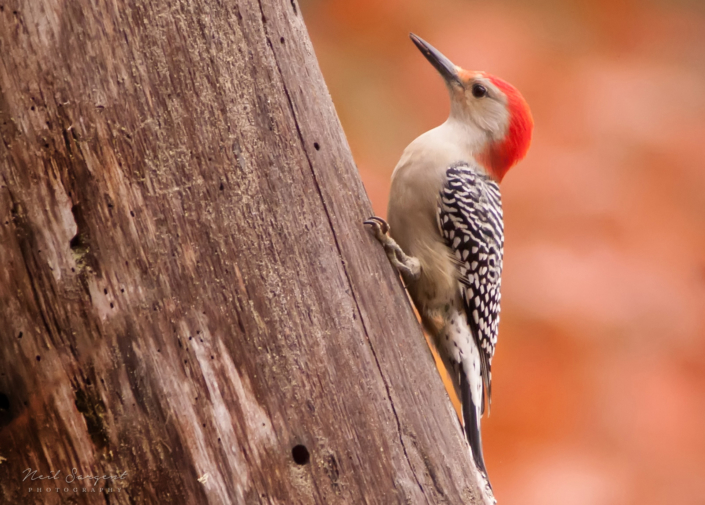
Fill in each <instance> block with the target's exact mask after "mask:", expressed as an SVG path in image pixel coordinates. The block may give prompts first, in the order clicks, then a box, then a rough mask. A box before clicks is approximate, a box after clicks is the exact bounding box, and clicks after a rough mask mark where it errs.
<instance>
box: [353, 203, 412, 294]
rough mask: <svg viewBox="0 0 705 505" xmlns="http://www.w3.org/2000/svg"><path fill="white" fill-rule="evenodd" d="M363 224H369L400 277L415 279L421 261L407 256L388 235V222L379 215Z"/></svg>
mask: <svg viewBox="0 0 705 505" xmlns="http://www.w3.org/2000/svg"><path fill="white" fill-rule="evenodd" d="M364 224H366V225H368V226H370V229H371V230H372V233H373V234H374V236H375V238H376V239H377V240H378V241H379V243H380V244H382V247H384V252H386V253H387V257H388V258H389V261H391V262H392V265H394V266H395V267H396V269H397V270H398V271H399V272H400V273H401V275H402V277H404V279H406V280H417V279H418V278H419V276H420V275H421V263H419V260H418V259H416V258H414V257H411V256H407V255H406V253H404V251H403V250H402V248H401V247H399V244H397V243H396V242H395V241H394V239H392V238H391V237H390V236H389V235H388V233H389V224H388V223H387V221H385V220H384V219H382V218H381V217H377V216H372V217H371V218H369V219H368V220H367V221H365V222H364Z"/></svg>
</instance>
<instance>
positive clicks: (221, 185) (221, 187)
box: [220, 182, 225, 191]
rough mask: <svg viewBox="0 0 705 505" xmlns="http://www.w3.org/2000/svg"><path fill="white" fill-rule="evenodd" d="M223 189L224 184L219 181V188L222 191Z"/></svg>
mask: <svg viewBox="0 0 705 505" xmlns="http://www.w3.org/2000/svg"><path fill="white" fill-rule="evenodd" d="M224 189H225V186H224V185H223V183H222V182H221V183H220V190H221V191H223V190H224Z"/></svg>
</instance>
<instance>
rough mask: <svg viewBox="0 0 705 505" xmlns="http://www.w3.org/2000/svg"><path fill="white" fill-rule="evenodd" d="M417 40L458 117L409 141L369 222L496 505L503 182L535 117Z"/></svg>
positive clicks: (484, 78)
mask: <svg viewBox="0 0 705 505" xmlns="http://www.w3.org/2000/svg"><path fill="white" fill-rule="evenodd" d="M410 37H411V40H412V41H413V43H414V44H415V45H416V47H417V48H418V49H419V50H420V51H421V53H422V54H423V55H424V56H425V57H426V59H427V60H428V61H429V62H430V63H431V65H433V67H434V68H435V69H436V70H437V71H438V73H439V74H440V75H441V77H442V78H443V80H444V82H445V85H446V87H447V89H448V92H449V95H450V113H449V116H448V119H447V120H446V121H445V122H444V123H443V124H441V125H440V126H438V127H436V128H433V129H432V130H429V131H427V132H426V133H424V134H422V135H420V136H419V137H418V138H416V139H415V140H414V141H413V142H411V143H410V144H409V145H408V146H407V147H406V149H405V150H404V152H403V153H402V156H401V159H400V160H399V162H398V164H397V166H396V168H395V169H394V172H393V174H392V182H391V189H390V193H389V204H388V208H387V221H385V220H384V219H382V218H380V217H378V216H372V217H371V218H369V219H367V220H366V221H364V223H365V224H366V225H368V226H369V227H370V229H371V231H372V232H373V234H374V236H375V237H376V238H377V240H378V241H379V242H380V243H381V244H382V245H383V246H384V250H385V252H386V254H387V256H388V258H389V260H390V261H391V263H392V264H393V265H394V266H395V267H396V268H397V270H398V271H399V273H400V274H401V277H402V279H403V281H404V284H405V286H406V288H407V290H408V292H409V294H410V296H411V299H412V301H413V303H414V305H415V306H416V308H417V310H418V313H419V315H420V317H421V322H422V325H423V327H424V329H425V330H426V332H427V333H428V335H429V337H430V340H431V342H432V344H433V345H434V346H435V348H436V349H437V350H438V353H439V355H440V356H441V359H442V361H443V364H444V365H445V368H446V370H447V371H448V373H449V374H450V376H451V379H452V382H453V386H454V388H455V392H456V393H457V395H458V398H459V399H460V401H461V407H462V408H461V413H462V425H463V429H464V433H465V438H466V440H467V442H468V444H467V445H468V447H469V448H470V452H471V455H472V461H473V462H474V464H475V466H476V468H477V470H478V473H477V474H478V475H479V476H480V478H479V480H478V484H479V485H480V486H481V488H482V489H484V491H485V494H486V496H487V497H488V501H489V502H490V503H496V500H495V499H494V495H493V491H492V486H491V484H490V481H489V477H488V475H487V469H486V466H485V461H484V456H483V452H482V438H481V431H480V418H481V416H482V414H483V413H484V412H485V406H487V411H488V414H489V406H490V403H491V396H492V373H491V366H492V357H493V356H494V353H495V346H496V345H497V333H498V327H499V314H500V299H501V291H500V287H501V280H502V262H503V254H504V221H503V212H502V199H501V194H500V188H499V184H500V182H502V179H503V178H504V176H505V175H506V174H507V172H508V171H509V170H510V169H511V168H512V167H513V166H514V165H516V164H517V163H518V162H519V161H521V160H522V159H523V158H524V157H525V156H526V154H527V151H528V149H529V146H530V144H531V137H532V132H533V126H534V122H533V117H532V115H531V111H530V109H529V106H528V104H527V102H526V100H525V99H524V97H523V96H522V95H521V93H520V92H519V91H518V90H517V89H516V88H515V87H514V86H512V85H511V84H509V83H508V82H506V81H504V80H502V79H500V78H498V77H495V76H493V75H491V74H489V73H486V72H483V71H469V70H465V69H463V68H461V67H459V66H456V65H454V64H453V63H452V62H451V61H450V60H449V59H448V58H446V57H445V56H444V55H443V54H442V53H441V52H440V51H438V50H437V49H436V48H434V47H433V46H432V45H431V44H429V43H428V42H426V41H425V40H423V39H422V38H421V37H418V36H417V35H415V34H413V33H412V34H410Z"/></svg>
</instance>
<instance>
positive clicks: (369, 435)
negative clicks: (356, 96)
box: [0, 0, 478, 505]
mask: <svg viewBox="0 0 705 505" xmlns="http://www.w3.org/2000/svg"><path fill="white" fill-rule="evenodd" d="M0 133H1V136H2V144H1V145H0V177H1V179H0V218H1V221H0V264H1V265H2V266H1V267H0V501H1V502H2V503H8V504H9V503H12V504H19V503H23V504H24V503H59V502H66V503H104V502H107V503H183V504H220V503H225V504H227V503H234V504H240V503H247V504H250V503H276V504H293V503H305V504H308V503H320V504H336V503H348V504H358V503H379V504H385V505H387V504H392V503H411V504H417V503H475V500H476V499H477V498H476V497H477V496H478V491H477V489H476V487H475V485H474V482H475V481H474V477H473V476H474V473H473V470H472V469H473V467H472V463H471V459H470V457H469V454H468V450H467V448H466V445H465V442H464V441H463V438H462V433H461V431H460V429H459V424H458V421H457V418H456V417H455V412H454V411H453V408H452V406H451V404H450V402H449V401H448V397H447V395H446V393H445V391H444V388H443V385H442V383H441V380H440V378H439V376H438V373H437V371H436V369H435V367H434V364H433V359H432V357H431V354H430V352H429V350H428V348H427V346H426V343H425V341H424V339H423V337H422V334H421V331H420V329H419V326H418V324H417V322H416V320H415V318H414V316H413V313H412V310H411V308H410V306H409V304H408V302H407V299H406V295H405V293H404V291H403V288H402V286H401V284H400V282H399V280H398V278H397V277H396V276H395V274H394V272H393V269H392V267H391V266H390V265H389V264H388V261H387V259H386V257H385V255H384V254H383V252H382V250H381V248H380V247H379V245H378V244H377V243H376V242H375V241H374V239H373V238H371V236H370V235H369V234H368V232H367V231H366V230H365V229H364V227H363V225H362V220H363V219H364V218H366V217H367V216H369V215H370V214H371V209H370V205H369V202H368V200H367V198H366V196H365V192H364V189H363V187H362V185H361V183H360V179H359V177H358V174H357V171H356V169H355V165H354V163H353V161H352V158H351V155H350V152H349V148H348V145H347V143H346V140H345V137H344V135H343V133H342V130H341V127H340V124H339V122H338V119H337V116H336V114H335V111H334V109H333V106H332V103H331V100H330V97H329V95H328V92H327V90H326V87H325V84H324V82H323V78H322V77H321V73H320V70H319V68H318V65H317V62H316V59H315V56H314V54H313V51H312V48H311V44H310V41H309V39H308V35H307V34H306V29H305V26H304V23H303V20H302V19H301V13H300V11H299V9H298V6H297V4H296V0H279V1H274V0H262V1H261V2H259V3H258V2H257V1H256V0H237V1H236V0H175V1H158V0H112V1H110V0H0ZM35 471H36V472H35ZM72 473H73V474H74V475H72ZM76 474H78V475H80V476H83V477H86V476H106V477H108V479H103V480H97V481H96V480H86V479H80V478H78V477H76ZM40 476H44V477H48V478H45V479H39V477H40ZM38 490H39V491H38Z"/></svg>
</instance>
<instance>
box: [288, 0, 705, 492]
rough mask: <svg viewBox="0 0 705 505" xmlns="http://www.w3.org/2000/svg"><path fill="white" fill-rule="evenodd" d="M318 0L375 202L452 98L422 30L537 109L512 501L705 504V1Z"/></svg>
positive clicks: (511, 429) (509, 188) (520, 301)
mask: <svg viewBox="0 0 705 505" xmlns="http://www.w3.org/2000/svg"><path fill="white" fill-rule="evenodd" d="M301 7H302V9H303V12H304V18H305V20H306V23H307V26H308V29H309V32H310V35H311V38H312V40H313V44H314V47H315V49H316V53H317V56H318V58H319V62H320V65H321V68H322V70H323V74H324V76H325V78H326V81H327V83H328V86H329V88H330V92H331V94H332V96H333V100H334V102H335V104H336V107H337V110H338V114H339V115H340V118H341V120H342V123H343V127H344V129H345V132H346V134H347V136H348V140H349V142H350V145H351V147H352V151H353V154H354V156H355V160H356V162H357V165H358V167H359V170H360V174H361V176H362V179H363V181H364V183H365V187H366V188H367V192H368V194H369V195H370V198H371V199H372V203H373V206H374V208H375V211H376V212H377V214H379V215H382V216H384V215H385V214H386V201H387V194H388V191H389V178H390V176H391V173H392V170H393V168H394V166H395V164H396V162H397V160H398V158H399V156H400V154H401V152H402V150H403V149H404V147H405V146H406V145H407V144H408V143H409V142H410V141H411V140H413V139H414V138H415V137H416V136H418V135H419V134H421V133H423V132H424V131H426V130H428V129H430V128H432V127H434V126H436V125H438V124H440V123H441V122H443V121H444V120H445V118H446V116H447V113H448V98H447V95H446V91H445V89H444V86H443V84H442V81H441V79H440V78H439V77H438V76H437V75H436V73H435V71H434V70H433V68H432V67H431V66H430V65H429V64H428V63H427V62H426V60H425V59H424V58H423V57H422V56H421V54H420V53H419V52H418V51H417V50H416V48H415V47H414V46H413V44H412V43H411V42H410V41H409V39H408V32H409V31H413V32H415V33H417V34H419V35H420V36H422V37H423V38H425V39H426V40H428V41H429V42H431V43H432V44H433V45H435V46H436V47H437V48H439V49H440V50H441V51H442V52H444V53H445V54H446V55H447V56H448V57H449V58H450V59H451V60H452V61H453V62H455V63H456V64H459V65H461V66H463V67H465V68H469V69H474V70H485V71H488V72H490V73H493V74H496V75H498V76H500V77H502V78H504V79H506V80H508V81H509V82H512V83H513V84H514V85H516V86H517V87H518V88H519V89H520V90H521V91H522V92H523V94H524V96H525V97H526V99H527V101H528V102H529V104H530V105H531V107H532V111H533V115H534V120H535V123H536V127H535V133H534V141H533V145H532V148H531V150H530V151H529V155H528V157H527V158H526V160H525V161H524V162H522V163H521V164H520V165H519V166H518V167H517V168H515V169H514V170H513V171H511V172H510V173H509V175H508V176H507V177H506V178H505V180H504V183H503V199H504V209H505V221H506V248H505V272H504V280H503V297H502V302H503V307H502V309H503V312H502V320H501V326H500V338H499V347H498V350H497V354H496V357H495V361H494V363H493V371H494V373H493V400H494V401H493V407H492V414H491V416H490V417H489V419H485V420H484V424H483V431H484V445H485V455H486V459H487V465H488V470H489V472H490V476H491V478H492V482H493V485H494V488H495V491H496V496H497V498H498V499H499V501H500V503H501V504H503V505H511V504H521V505H534V504H536V505H554V504H555V505H559V504H560V505H593V504H595V505H597V504H599V505H617V504H619V505H623V504H640V505H651V504H654V505H656V504H658V505H663V504H676V503H677V504H679V505H702V504H705V1H703V0H691V1H685V0H681V1H678V0H670V1H665V0H663V1H657V0H596V1H588V0H583V1H575V2H564V1H558V0H536V1H519V0H516V1H511V0H493V1H470V0H465V1H460V0H434V1H422V0H381V1H380V0H301Z"/></svg>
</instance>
